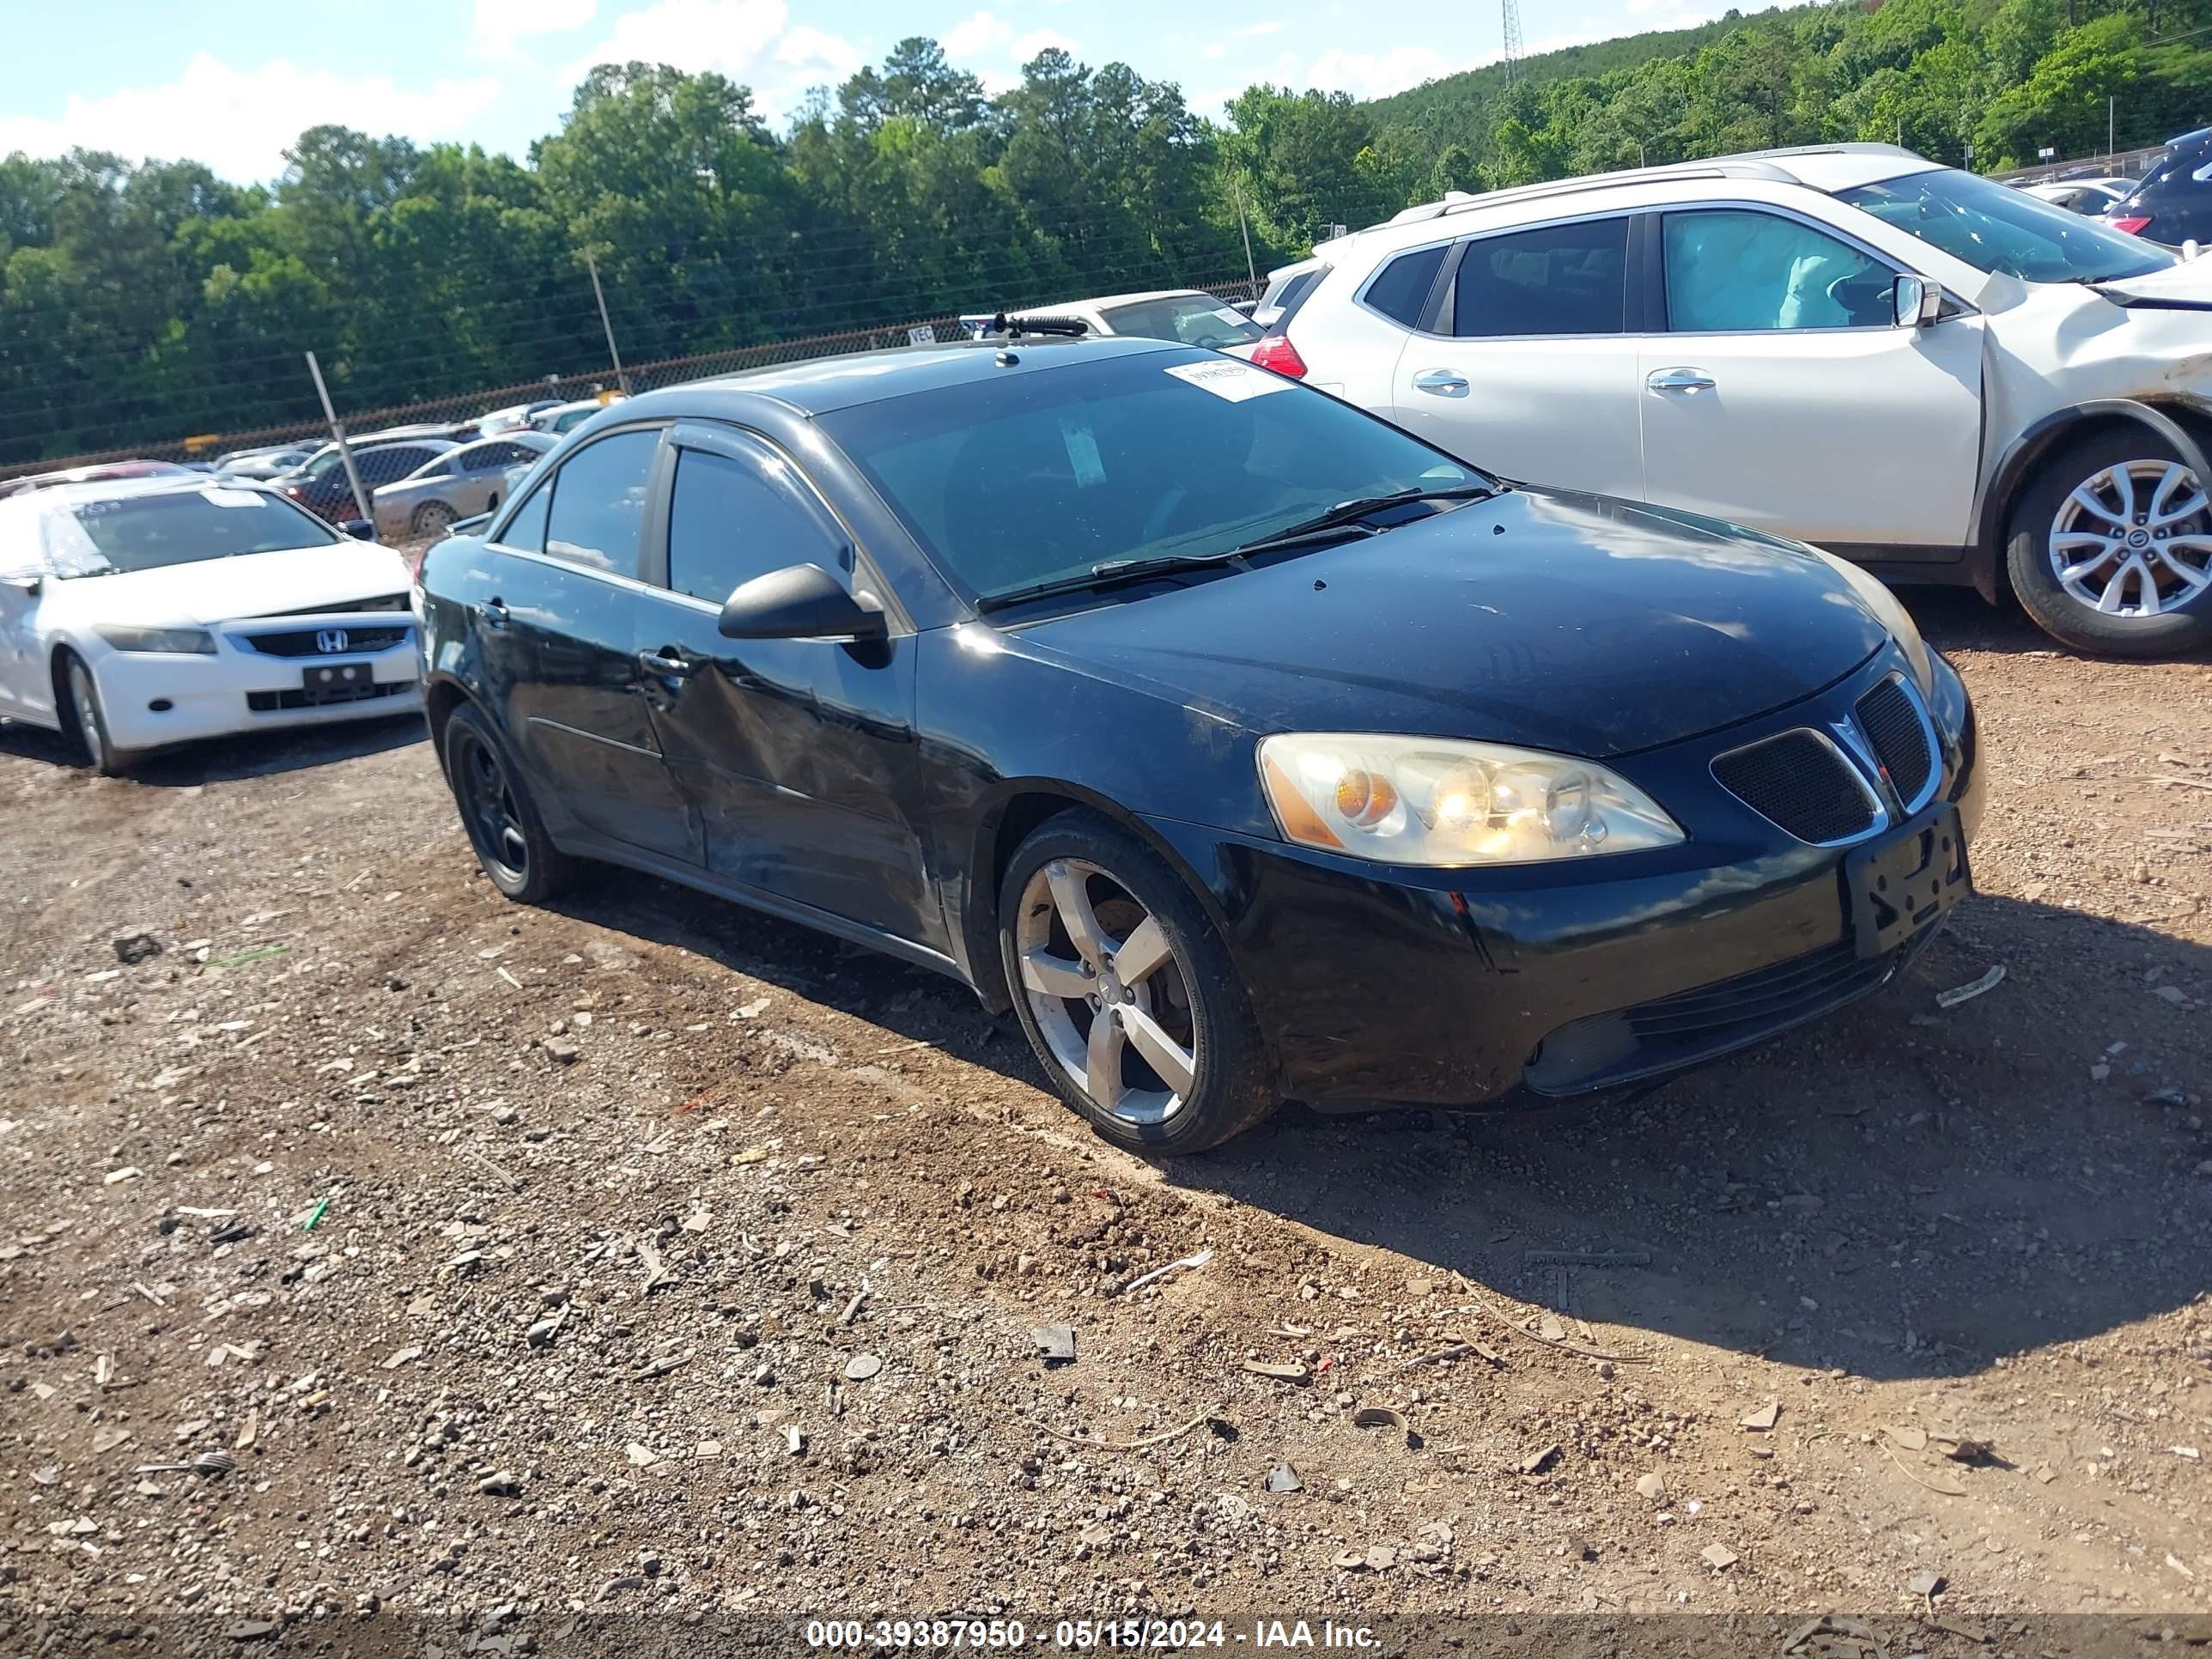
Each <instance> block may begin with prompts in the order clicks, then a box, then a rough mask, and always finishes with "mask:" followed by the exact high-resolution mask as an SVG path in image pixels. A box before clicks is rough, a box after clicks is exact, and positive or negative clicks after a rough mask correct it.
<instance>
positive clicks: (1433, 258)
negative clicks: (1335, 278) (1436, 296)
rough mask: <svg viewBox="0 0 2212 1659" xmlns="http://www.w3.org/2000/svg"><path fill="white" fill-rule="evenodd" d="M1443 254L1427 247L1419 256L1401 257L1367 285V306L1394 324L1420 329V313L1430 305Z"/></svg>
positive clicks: (1438, 250) (1434, 248) (1404, 254)
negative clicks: (1399, 323) (1431, 293)
mask: <svg viewBox="0 0 2212 1659" xmlns="http://www.w3.org/2000/svg"><path fill="white" fill-rule="evenodd" d="M1444 252H1445V250H1444V249H1443V248H1440V247H1425V248H1423V249H1421V250H1420V251H1419V252H1417V253H1401V254H1400V255H1399V256H1398V257H1397V258H1395V259H1393V260H1391V261H1390V263H1389V264H1387V265H1385V266H1383V269H1382V270H1381V271H1380V272H1378V273H1377V274H1376V278H1375V280H1374V281H1373V282H1371V283H1368V285H1367V303H1368V304H1369V305H1370V306H1371V307H1373V308H1374V309H1376V311H1379V312H1381V313H1383V315H1384V316H1385V317H1388V318H1389V319H1392V320H1393V321H1395V322H1401V323H1403V324H1404V325H1406V326H1407V328H1416V327H1419V325H1420V320H1421V312H1422V310H1423V308H1424V307H1426V306H1427V304H1428V302H1429V289H1431V287H1433V286H1434V285H1435V283H1436V280H1437V271H1438V270H1441V269H1443V263H1444Z"/></svg>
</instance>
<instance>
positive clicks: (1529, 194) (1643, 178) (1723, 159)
mask: <svg viewBox="0 0 2212 1659" xmlns="http://www.w3.org/2000/svg"><path fill="white" fill-rule="evenodd" d="M1798 155H1894V156H1899V157H1902V158H1905V159H1909V160H1913V161H1917V160H1919V159H1920V158H1919V157H1918V156H1917V155H1915V154H1914V153H1913V152H1912V151H1911V150H1909V149H1900V148H1899V146H1897V145H1895V144H1861V143H1848V144H1797V145H1793V146H1791V147H1790V148H1789V149H1759V150H1747V151H1746V152H1744V153H1743V154H1741V155H1716V156H1713V157H1711V158H1710V159H1709V160H1705V161H1674V162H1669V163H1667V164H1664V165H1662V166H1659V167H1626V168H1622V169H1620V171H1618V172H1613V173H1583V174H1582V175H1581V176H1579V177H1577V178H1573V179H1549V180H1547V181H1546V182H1544V183H1542V184H1537V185H1513V186H1511V187H1510V188H1509V189H1505V190H1492V191H1483V192H1482V193H1481V194H1480V195H1470V194H1469V193H1468V191H1462V190H1455V191H1447V192H1446V193H1445V196H1444V198H1443V200H1442V201H1440V202H1426V203H1423V204H1421V205H1419V206H1418V207H1409V208H1407V210H1405V211H1404V212H1402V213H1397V214H1394V215H1392V216H1390V217H1389V218H1388V219H1386V220H1384V221H1383V225H1410V224H1418V223H1419V222H1422V221H1424V220H1429V219H1442V218H1444V217H1446V216H1449V215H1451V214H1455V213H1468V212H1472V211H1473V210H1475V209H1477V208H1487V207H1494V206H1498V205H1502V204H1508V203H1513V202H1529V201H1540V200H1542V199H1543V198H1545V197H1553V196H1571V195H1574V194H1576V193H1577V192H1578V191H1592V190H1611V189H1613V188H1615V187H1616V186H1618V185H1625V184H1634V183H1639V182H1641V183H1665V182H1668V181H1669V180H1673V179H1765V180H1767V181H1768V182H1769V183H1771V184H1781V185H1794V184H1799V183H1802V179H1799V178H1798V176H1797V175H1796V173H1792V172H1790V169H1789V168H1787V167H1778V166H1777V165H1776V163H1777V162H1778V161H1787V160H1789V159H1790V157H1792V156H1798ZM1383 225H1369V226H1367V227H1366V228H1365V229H1366V230H1379V229H1381V228H1383ZM1364 234H1365V231H1364V230H1356V231H1353V232H1352V236H1359V235H1364ZM1348 240H1351V238H1350V237H1334V238H1331V239H1330V242H1317V243H1316V244H1315V251H1316V252H1319V251H1320V250H1321V249H1322V248H1324V247H1328V246H1330V243H1331V242H1334V241H1348Z"/></svg>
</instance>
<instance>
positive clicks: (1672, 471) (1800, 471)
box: [1640, 207, 1982, 561]
mask: <svg viewBox="0 0 2212 1659" xmlns="http://www.w3.org/2000/svg"><path fill="white" fill-rule="evenodd" d="M1662 222H1663V231H1662V235H1661V238H1660V244H1659V249H1658V252H1659V256H1660V261H1661V270H1662V275H1661V278H1660V285H1661V289H1662V295H1661V304H1662V307H1663V310H1664V313H1665V317H1666V320H1667V323H1668V328H1669V331H1668V332H1667V333H1665V334H1662V335H1656V336H1654V337H1651V338H1650V339H1648V340H1646V341H1645V342H1644V350H1643V357H1642V363H1641V368H1642V371H1643V373H1642V387H1641V395H1640V401H1641V405H1642V409H1643V419H1644V469H1645V476H1646V477H1647V478H1648V479H1649V481H1650V497H1651V499H1652V500H1654V501H1662V502H1664V503H1666V504H1667V505H1668V506H1671V507H1686V508H1688V509H1690V510H1691V511H1693V512H1698V513H1710V514H1711V515H1713V516H1714V517H1717V518H1721V519H1726V520H1729V521H1730V522H1732V523H1735V524H1743V525H1749V526H1752V527H1753V528H1755V529H1759V530H1765V531H1771V532H1778V533H1780V534H1783V535H1789V536H1796V537H1800V538H1804V539H1806V540H1808V541H1813V542H1818V543H1822V544H1834V545H1836V546H1838V547H1840V548H1847V549H1850V550H1853V551H1858V550H1860V549H1862V548H1866V547H1875V546H1878V547H1881V549H1882V550H1883V551H1882V553H1881V556H1883V557H1885V558H1893V559H1901V560H1913V559H1918V560H1923V561H1925V560H1930V559H1941V558H1950V559H1955V558H1957V557H1958V556H1959V550H1960V548H1962V547H1963V546H1964V545H1965V544H1966V541H1967V540H1968V538H1969V536H1970V534H1971V531H1970V526H1971V522H1972V510H1973V501H1974V489H1975V483H1976V480H1977V477H1978V472H1979V469H1980V465H1981V424H1982V422H1981V398H1982V319H1981V318H1980V317H1979V316H1978V315H1977V314H1975V313H1970V312H1966V311H1964V310H1962V309H1958V308H1955V307H1954V314H1951V315H1948V316H1946V317H1945V318H1943V319H1942V320H1940V321H1938V322H1936V323H1933V324H1929V325H1925V326H1920V327H1913V326H1905V327H1899V326H1898V325H1897V323H1896V313H1895V306H1894V300H1893V287H1894V283H1895V280H1896V277H1897V276H1898V274H1899V273H1898V271H1897V269H1896V267H1895V266H1893V264H1890V263H1889V262H1887V260H1885V259H1883V258H1879V257H1877V256H1876V255H1875V254H1874V253H1873V252H1870V251H1869V250H1867V249H1864V248H1862V247H1860V246H1857V245H1856V244H1854V243H1852V242H1850V241H1849V240H1846V239H1844V238H1843V237H1842V236H1840V235H1838V234H1834V233H1833V232H1832V231H1831V230H1828V229H1824V228H1820V227H1818V226H1815V225H1814V224H1812V223H1810V222H1807V221H1805V220H1803V219H1801V218H1799V217H1796V216H1793V215H1785V214H1783V213H1780V212H1778V211H1774V210H1766V209H1753V208H1734V207H1731V208H1712V209H1698V210H1685V211H1681V212H1670V213H1668V214H1666V215H1664V216H1663V221H1662Z"/></svg>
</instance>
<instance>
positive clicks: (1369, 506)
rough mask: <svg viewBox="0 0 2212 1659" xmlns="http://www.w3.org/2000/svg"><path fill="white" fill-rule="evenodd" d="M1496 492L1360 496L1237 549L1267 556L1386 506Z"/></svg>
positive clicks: (1455, 487)
mask: <svg viewBox="0 0 2212 1659" xmlns="http://www.w3.org/2000/svg"><path fill="white" fill-rule="evenodd" d="M1497 493H1498V492H1497V491H1496V490H1495V489H1492V488H1491V487H1490V486H1489V485H1488V484H1452V485H1449V486H1447V487H1445V488H1443V489H1423V488H1421V487H1420V486H1419V485H1418V484H1416V485H1415V486H1413V488H1412V489H1394V490H1392V491H1391V492H1390V493H1389V495H1358V496H1354V497H1353V498H1352V500H1350V501H1339V502H1338V503H1337V504H1336V505H1335V506H1334V507H1331V508H1329V509H1328V512H1326V513H1316V514H1315V515H1314V516H1313V517H1312V518H1310V519H1301V520H1299V521H1298V522H1297V523H1296V524H1294V525H1287V526H1284V528H1282V529H1280V530H1278V531H1276V532H1274V533H1273V534H1272V535H1268V536H1262V537H1261V538H1260V539H1259V540H1257V541H1252V542H1246V543H1245V544H1243V546H1241V547H1239V548H1238V549H1237V551H1238V552H1239V553H1266V552H1270V551H1273V550H1274V549H1276V548H1279V547H1289V546H1292V545H1294V544H1297V543H1299V542H1302V541H1305V540H1307V539H1308V538H1311V537H1315V536H1319V535H1322V534H1323V533H1324V532H1328V531H1334V530H1348V529H1350V528H1352V526H1357V525H1359V524H1360V521H1361V520H1364V519H1368V518H1371V517H1373V516H1374V515H1375V514H1376V513H1380V512H1382V511H1383V510H1384V509H1385V508H1386V507H1402V506H1404V505H1406V504H1407V502H1409V501H1482V500H1485V499H1486V498H1487V497H1489V496H1492V495H1496V494H1497ZM1395 527H1396V526H1390V525H1370V526H1364V528H1366V530H1367V531H1368V532H1369V533H1370V534H1374V533H1376V532H1378V531H1382V530H1386V529H1395Z"/></svg>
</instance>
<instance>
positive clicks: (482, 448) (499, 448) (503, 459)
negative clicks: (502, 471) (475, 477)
mask: <svg viewBox="0 0 2212 1659" xmlns="http://www.w3.org/2000/svg"><path fill="white" fill-rule="evenodd" d="M521 448H522V447H521V446H520V444H479V445H477V447H475V448H474V449H471V450H470V451H468V452H467V453H466V454H465V456H464V458H463V465H465V466H466V467H467V468H468V470H469V471H471V472H489V471H491V470H492V469H493V468H494V467H499V466H513V465H514V464H515V462H517V461H518V460H520V459H522V456H521Z"/></svg>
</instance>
